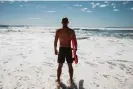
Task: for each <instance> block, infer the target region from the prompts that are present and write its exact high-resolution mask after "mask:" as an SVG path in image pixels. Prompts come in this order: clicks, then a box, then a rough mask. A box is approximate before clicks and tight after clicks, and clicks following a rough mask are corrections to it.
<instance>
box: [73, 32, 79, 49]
mask: <svg viewBox="0 0 133 89" xmlns="http://www.w3.org/2000/svg"><path fill="white" fill-rule="evenodd" d="M73 39H74V43H75V46H76V47H75V48H76V50H77V45H78V44H77V38H76V34H75V31H74V30H73Z"/></svg>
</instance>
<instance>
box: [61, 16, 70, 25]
mask: <svg viewBox="0 0 133 89" xmlns="http://www.w3.org/2000/svg"><path fill="white" fill-rule="evenodd" d="M68 23H69V21H68V18H67V17H65V18H63V19H62V25H63V26H67V25H68Z"/></svg>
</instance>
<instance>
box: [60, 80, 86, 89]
mask: <svg viewBox="0 0 133 89" xmlns="http://www.w3.org/2000/svg"><path fill="white" fill-rule="evenodd" d="M83 84H84V80H80V81H79V86H77V85H76V84H75V83H74V84H73V86H72V88H68V87H67V86H66V85H65V84H64V83H62V82H61V84H60V87H61V88H62V89H85V88H84V87H83Z"/></svg>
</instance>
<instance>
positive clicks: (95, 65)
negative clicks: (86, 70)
mask: <svg viewBox="0 0 133 89" xmlns="http://www.w3.org/2000/svg"><path fill="white" fill-rule="evenodd" d="M85 63H86V64H89V65H90V66H92V67H97V66H98V65H97V64H94V63H90V62H85Z"/></svg>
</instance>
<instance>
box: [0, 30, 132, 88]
mask: <svg viewBox="0 0 133 89" xmlns="http://www.w3.org/2000/svg"><path fill="white" fill-rule="evenodd" d="M54 32H55V30H53V32H51V30H49V31H47V30H43V31H39V30H33V31H31V30H29V31H22V32H21V31H20V32H1V33H0V89H55V80H56V72H57V56H56V55H54V49H53V41H54ZM77 34H78V33H77ZM80 36H81V35H80ZM80 36H77V38H78V51H77V54H78V58H79V63H78V64H73V66H74V81H75V88H73V89H132V88H133V82H132V80H133V46H132V44H133V39H126V38H117V37H100V36H90V37H88V38H85V39H80V38H81V37H80ZM83 38H84V37H83ZM61 80H62V83H63V85H62V87H63V89H67V82H68V80H69V74H68V67H67V64H66V63H65V64H64V65H63V71H62V76H61Z"/></svg>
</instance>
